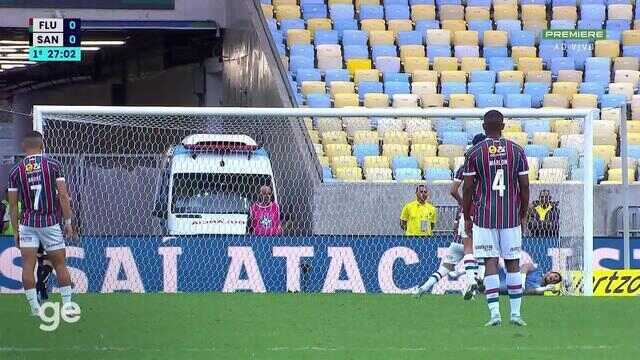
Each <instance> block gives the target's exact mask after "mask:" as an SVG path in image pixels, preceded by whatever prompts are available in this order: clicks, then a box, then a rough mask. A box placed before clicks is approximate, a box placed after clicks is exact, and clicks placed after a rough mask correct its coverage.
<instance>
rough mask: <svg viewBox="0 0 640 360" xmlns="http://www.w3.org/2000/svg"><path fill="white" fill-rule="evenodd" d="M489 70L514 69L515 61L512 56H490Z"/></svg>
mask: <svg viewBox="0 0 640 360" xmlns="http://www.w3.org/2000/svg"><path fill="white" fill-rule="evenodd" d="M488 62H489V70H493V71H495V72H500V71H504V70H513V68H514V65H515V64H514V62H513V59H512V58H510V57H494V58H489V60H488Z"/></svg>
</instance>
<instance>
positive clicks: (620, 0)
mask: <svg viewBox="0 0 640 360" xmlns="http://www.w3.org/2000/svg"><path fill="white" fill-rule="evenodd" d="M611 4H622V5H625V4H632V2H631V0H607V5H611ZM636 18H637V16H636Z"/></svg>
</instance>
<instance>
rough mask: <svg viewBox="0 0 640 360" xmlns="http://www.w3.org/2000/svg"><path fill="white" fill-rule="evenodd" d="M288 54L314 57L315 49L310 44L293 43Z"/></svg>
mask: <svg viewBox="0 0 640 360" xmlns="http://www.w3.org/2000/svg"><path fill="white" fill-rule="evenodd" d="M289 56H304V57H308V58H312V59H315V57H316V51H315V49H314V48H313V45H310V44H295V45H291V49H289Z"/></svg>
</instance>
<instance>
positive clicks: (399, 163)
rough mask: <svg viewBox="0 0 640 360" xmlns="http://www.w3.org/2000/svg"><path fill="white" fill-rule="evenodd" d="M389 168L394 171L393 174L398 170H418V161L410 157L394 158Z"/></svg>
mask: <svg viewBox="0 0 640 360" xmlns="http://www.w3.org/2000/svg"><path fill="white" fill-rule="evenodd" d="M391 168H392V169H393V170H394V172H395V171H396V170H397V169H400V168H413V169H417V168H419V166H418V160H416V158H414V157H412V156H396V157H395V158H393V160H392V162H391Z"/></svg>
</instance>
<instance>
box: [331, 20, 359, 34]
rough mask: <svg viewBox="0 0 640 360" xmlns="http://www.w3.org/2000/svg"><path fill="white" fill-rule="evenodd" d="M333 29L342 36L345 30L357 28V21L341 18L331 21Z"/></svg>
mask: <svg viewBox="0 0 640 360" xmlns="http://www.w3.org/2000/svg"><path fill="white" fill-rule="evenodd" d="M333 30H335V31H337V32H338V35H339V36H342V34H343V32H344V31H345V30H358V22H357V21H356V20H355V19H342V20H334V21H333Z"/></svg>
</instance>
